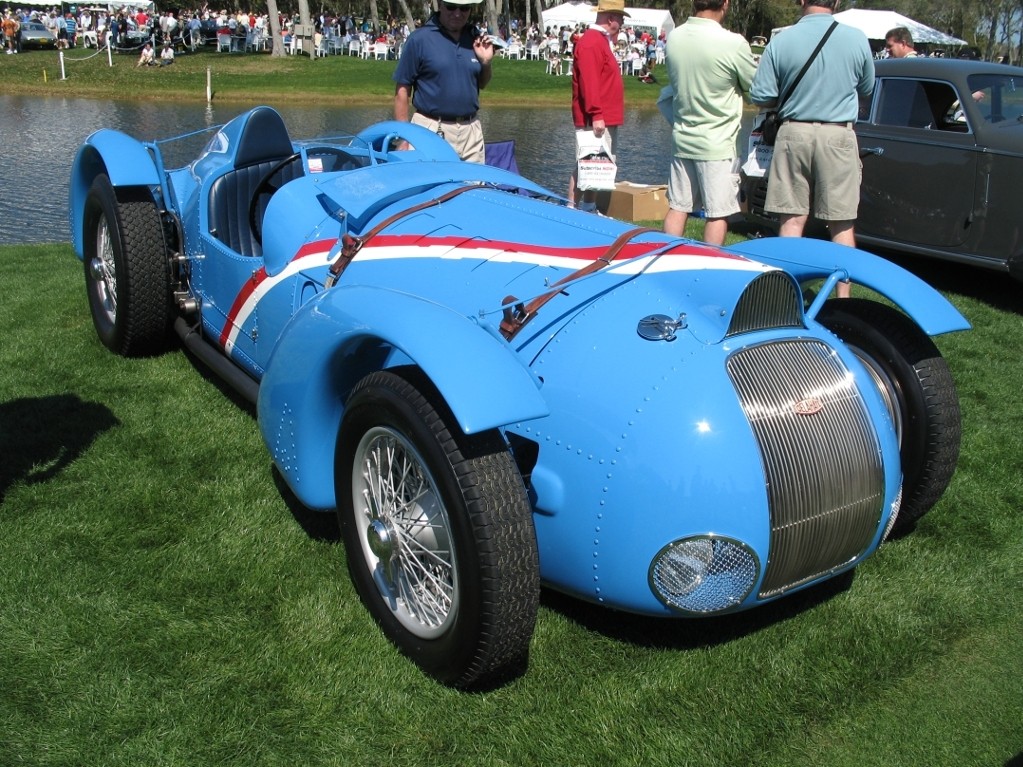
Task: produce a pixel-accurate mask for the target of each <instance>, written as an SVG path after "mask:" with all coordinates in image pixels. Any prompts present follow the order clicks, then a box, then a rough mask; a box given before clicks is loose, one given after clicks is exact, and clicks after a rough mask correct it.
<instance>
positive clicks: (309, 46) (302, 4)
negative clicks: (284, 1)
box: [298, 0, 315, 58]
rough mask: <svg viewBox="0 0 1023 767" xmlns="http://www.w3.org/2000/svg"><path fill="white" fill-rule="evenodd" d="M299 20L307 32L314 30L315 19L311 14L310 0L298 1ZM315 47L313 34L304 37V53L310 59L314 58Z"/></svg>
mask: <svg viewBox="0 0 1023 767" xmlns="http://www.w3.org/2000/svg"><path fill="white" fill-rule="evenodd" d="M298 20H299V23H301V24H302V26H303V27H305V29H306V30H307V32H308V30H310V29H312V26H313V17H312V15H311V14H310V13H309V0H298ZM313 45H314V43H313V37H312V34H311V33H309V34H305V35H303V36H302V53H304V54H306V55H307V56H308V57H309V58H313V57H314V55H315V51H314V50H313Z"/></svg>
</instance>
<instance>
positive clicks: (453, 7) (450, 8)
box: [441, 3, 469, 13]
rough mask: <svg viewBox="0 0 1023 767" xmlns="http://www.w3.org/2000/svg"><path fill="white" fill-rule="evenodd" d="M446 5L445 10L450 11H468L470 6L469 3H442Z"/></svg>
mask: <svg viewBox="0 0 1023 767" xmlns="http://www.w3.org/2000/svg"><path fill="white" fill-rule="evenodd" d="M441 5H443V6H444V10H445V11H447V12H448V13H468V12H469V6H467V5H455V4H454V3H441Z"/></svg>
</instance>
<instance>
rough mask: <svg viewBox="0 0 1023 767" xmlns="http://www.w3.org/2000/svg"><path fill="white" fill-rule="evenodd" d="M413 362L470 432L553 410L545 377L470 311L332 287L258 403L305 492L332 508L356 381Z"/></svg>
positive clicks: (303, 316) (312, 307) (272, 370)
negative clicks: (339, 444)
mask: <svg viewBox="0 0 1023 767" xmlns="http://www.w3.org/2000/svg"><path fill="white" fill-rule="evenodd" d="M404 364H413V365H416V366H417V367H418V368H420V369H421V370H422V371H423V372H424V373H425V374H426V376H427V377H428V378H429V379H430V380H431V381H432V382H433V384H434V386H436V388H437V390H438V391H439V392H440V395H441V397H443V399H444V401H445V402H446V403H447V405H448V406H449V407H450V408H451V411H452V412H453V414H454V417H455V419H456V421H457V422H458V425H459V427H460V428H461V429H462V430H463V431H464V432H465V433H467V434H470V433H474V432H480V431H485V430H487V429H492V428H495V427H498V426H503V425H506V424H510V423H515V422H519V421H525V420H532V419H534V418H541V417H543V416H546V415H547V414H548V412H549V410H548V406H547V402H546V400H545V399H544V397H543V396H542V395H541V394H540V391H539V382H538V381H537V380H536V379H535V378H534V377H533V375H532V373H531V372H530V370H529V369H528V368H527V367H526V366H525V365H524V364H523V363H522V361H521V360H520V359H519V358H518V357H516V356H515V354H514V353H513V352H512V350H511V349H510V348H509V347H508V345H507V343H506V342H504V341H503V340H502V339H500V338H499V337H497V336H495V335H493V334H492V333H490V332H489V331H488V330H487V329H485V328H483V327H482V326H480V325H479V324H478V323H476V322H474V321H473V320H472V319H470V318H467V317H465V316H463V315H460V314H458V313H456V312H453V311H451V310H450V309H447V308H445V307H443V306H440V305H438V304H434V303H431V302H429V301H425V300H423V299H421V298H418V297H415V296H412V295H409V294H406V293H399V292H395V291H391V290H386V289H383V288H375V287H368V286H363V285H355V286H351V287H346V286H338V287H335V288H331V289H330V290H327V291H325V292H323V293H321V294H320V295H319V296H317V297H316V298H315V299H313V300H312V301H310V302H309V303H308V304H306V305H305V306H304V307H303V308H302V309H301V310H300V311H299V312H298V313H297V314H296V315H295V316H294V317H293V318H292V319H291V321H290V322H289V323H288V325H287V326H286V327H285V329H284V332H283V333H282V334H281V338H280V340H279V341H278V343H277V346H276V347H275V348H274V351H273V354H272V355H271V357H270V360H269V363H268V364H267V370H266V374H265V375H264V376H263V379H262V381H261V382H260V387H259V400H258V403H257V408H258V415H259V424H260V430H261V431H262V434H263V439H264V441H265V442H266V445H267V448H268V449H269V450H270V453H271V455H272V456H273V459H274V463H275V464H276V465H277V467H278V469H279V470H280V471H281V473H282V474H283V476H284V478H285V480H286V481H287V483H288V485H289V486H290V487H291V488H292V490H293V491H294V492H295V494H296V495H297V496H298V497H299V499H300V500H301V501H302V502H303V503H304V504H306V505H307V506H310V507H312V508H320V509H328V508H333V507H334V505H335V501H334V485H333V471H334V445H335V441H336V439H337V431H338V427H339V426H340V423H341V417H342V415H343V412H344V402H345V400H346V399H347V396H348V393H349V392H350V391H351V389H352V387H354V386H355V384H356V383H358V381H359V380H361V379H362V378H363V377H365V376H366V375H368V374H369V373H371V372H374V371H375V370H380V369H386V368H390V367H395V366H398V365H404Z"/></svg>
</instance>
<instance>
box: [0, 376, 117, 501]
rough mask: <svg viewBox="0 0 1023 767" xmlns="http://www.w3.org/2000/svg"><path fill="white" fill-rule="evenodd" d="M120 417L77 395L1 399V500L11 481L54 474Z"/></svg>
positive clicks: (36, 480) (42, 479)
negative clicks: (3, 400) (2, 401)
mask: <svg viewBox="0 0 1023 767" xmlns="http://www.w3.org/2000/svg"><path fill="white" fill-rule="evenodd" d="M119 423H120V422H119V421H118V420H117V418H116V417H115V416H114V414H113V413H112V412H111V411H110V410H109V409H108V408H106V407H105V406H104V405H99V404H97V403H95V402H83V401H82V400H81V399H79V398H78V397H77V396H75V395H74V394H55V395H51V396H48V397H25V398H21V399H14V400H10V401H9V402H4V403H2V404H0V503H2V502H3V500H4V498H5V497H6V496H7V491H8V490H10V488H11V486H12V485H14V484H16V483H19V482H24V483H25V484H29V485H35V484H39V483H41V482H47V481H48V480H50V479H52V478H53V477H55V476H56V475H57V474H59V473H60V472H61V471H63V470H64V469H65V468H66V467H67V466H69V465H70V464H71V463H72V462H73V461H74V460H75V459H76V458H78V456H80V455H81V454H82V453H84V452H85V451H86V450H87V449H88V447H89V445H91V444H92V443H93V442H94V441H95V440H96V438H97V437H98V436H99V435H100V434H102V433H103V432H105V431H107V430H109V429H111V428H113V427H114V426H117V425H118V424H119Z"/></svg>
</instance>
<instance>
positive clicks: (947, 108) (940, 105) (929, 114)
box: [874, 78, 969, 133]
mask: <svg viewBox="0 0 1023 767" xmlns="http://www.w3.org/2000/svg"><path fill="white" fill-rule="evenodd" d="M878 91H879V95H878V97H877V106H876V112H875V118H874V123H875V124H877V125H889V126H892V127H896V128H917V129H924V130H941V131H952V132H956V133H966V132H968V131H969V124H968V122H967V118H966V114H965V112H964V111H963V110H962V108H961V105H960V102H959V98H958V96H957V95H956V91H955V89H954V88H953V87H952V86H951V85H950V84H949V83H944V82H933V81H929V80H907V79H898V78H889V79H885V80H881V81H879V83H878Z"/></svg>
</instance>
